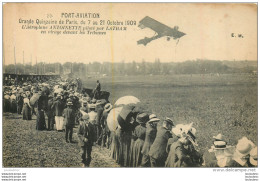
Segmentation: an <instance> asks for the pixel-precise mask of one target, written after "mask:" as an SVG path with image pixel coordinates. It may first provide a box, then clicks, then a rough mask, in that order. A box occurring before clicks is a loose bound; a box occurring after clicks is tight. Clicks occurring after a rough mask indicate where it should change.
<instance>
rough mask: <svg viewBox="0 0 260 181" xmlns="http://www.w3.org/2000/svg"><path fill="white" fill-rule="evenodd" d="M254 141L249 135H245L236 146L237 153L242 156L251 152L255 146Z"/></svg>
mask: <svg viewBox="0 0 260 181" xmlns="http://www.w3.org/2000/svg"><path fill="white" fill-rule="evenodd" d="M254 146H255V145H254V143H253V142H252V141H250V140H249V139H248V138H247V137H243V138H241V139H240V140H238V143H237V146H236V153H237V154H238V155H239V156H241V157H244V156H247V155H249V154H250V151H251V150H252V149H253V147H254Z"/></svg>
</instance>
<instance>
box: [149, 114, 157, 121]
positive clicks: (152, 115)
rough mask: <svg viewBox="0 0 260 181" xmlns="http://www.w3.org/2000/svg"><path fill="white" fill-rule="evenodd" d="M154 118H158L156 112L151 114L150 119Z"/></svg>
mask: <svg viewBox="0 0 260 181" xmlns="http://www.w3.org/2000/svg"><path fill="white" fill-rule="evenodd" d="M153 118H157V116H156V115H155V114H151V115H150V116H149V119H150V120H151V119H153Z"/></svg>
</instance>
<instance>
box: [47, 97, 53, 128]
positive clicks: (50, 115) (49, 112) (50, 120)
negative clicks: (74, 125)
mask: <svg viewBox="0 0 260 181" xmlns="http://www.w3.org/2000/svg"><path fill="white" fill-rule="evenodd" d="M48 99H49V100H48V107H47V111H46V114H47V117H48V124H47V126H48V130H49V131H50V130H53V129H54V111H53V110H52V105H53V96H52V95H49V96H48Z"/></svg>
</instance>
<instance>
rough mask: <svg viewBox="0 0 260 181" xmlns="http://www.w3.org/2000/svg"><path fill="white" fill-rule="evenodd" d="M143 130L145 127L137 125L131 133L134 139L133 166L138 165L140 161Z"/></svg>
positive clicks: (143, 137) (143, 138)
mask: <svg viewBox="0 0 260 181" xmlns="http://www.w3.org/2000/svg"><path fill="white" fill-rule="evenodd" d="M145 130H146V127H145V126H142V125H138V126H137V127H136V128H135V130H134V133H133V136H134V139H135V140H136V141H135V143H134V147H133V166H134V167H139V166H140V165H141V162H142V156H143V155H142V153H141V151H142V149H143V145H144V140H145Z"/></svg>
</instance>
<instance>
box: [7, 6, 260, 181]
mask: <svg viewBox="0 0 260 181" xmlns="http://www.w3.org/2000/svg"><path fill="white" fill-rule="evenodd" d="M2 8H3V9H2V10H3V49H2V50H3V56H2V58H3V74H2V75H3V86H2V89H3V99H2V100H3V114H2V116H3V119H2V158H3V159H2V167H3V168H9V169H10V168H44V167H48V168H68V167H69V168H80V167H92V168H93V167H94V168H96V167H102V168H104V167H112V168H114V167H135V168H140V167H146V168H150V167H171V168H173V167H189V168H194V167H196V168H197V167H201V168H214V169H217V168H218V169H230V170H225V171H230V172H235V171H236V169H237V167H242V168H246V169H247V170H246V171H245V172H244V173H243V174H244V175H242V176H243V177H245V178H246V179H247V176H248V178H252V177H251V176H252V175H253V176H254V173H255V171H256V168H257V158H258V155H257V145H258V130H257V126H258V102H257V99H258V71H257V70H258V66H257V65H258V62H257V8H258V6H257V4H254V3H5V4H3V6H2ZM232 169H233V170H232ZM173 170H174V169H173ZM238 170H239V169H238ZM5 173H6V178H10V177H9V176H10V175H8V173H7V172H5ZM240 173H241V172H240ZM23 174H24V173H20V172H19V174H17V178H18V179H21V180H22V179H23V176H24V178H26V174H25V175H23ZM250 174H251V175H250Z"/></svg>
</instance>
